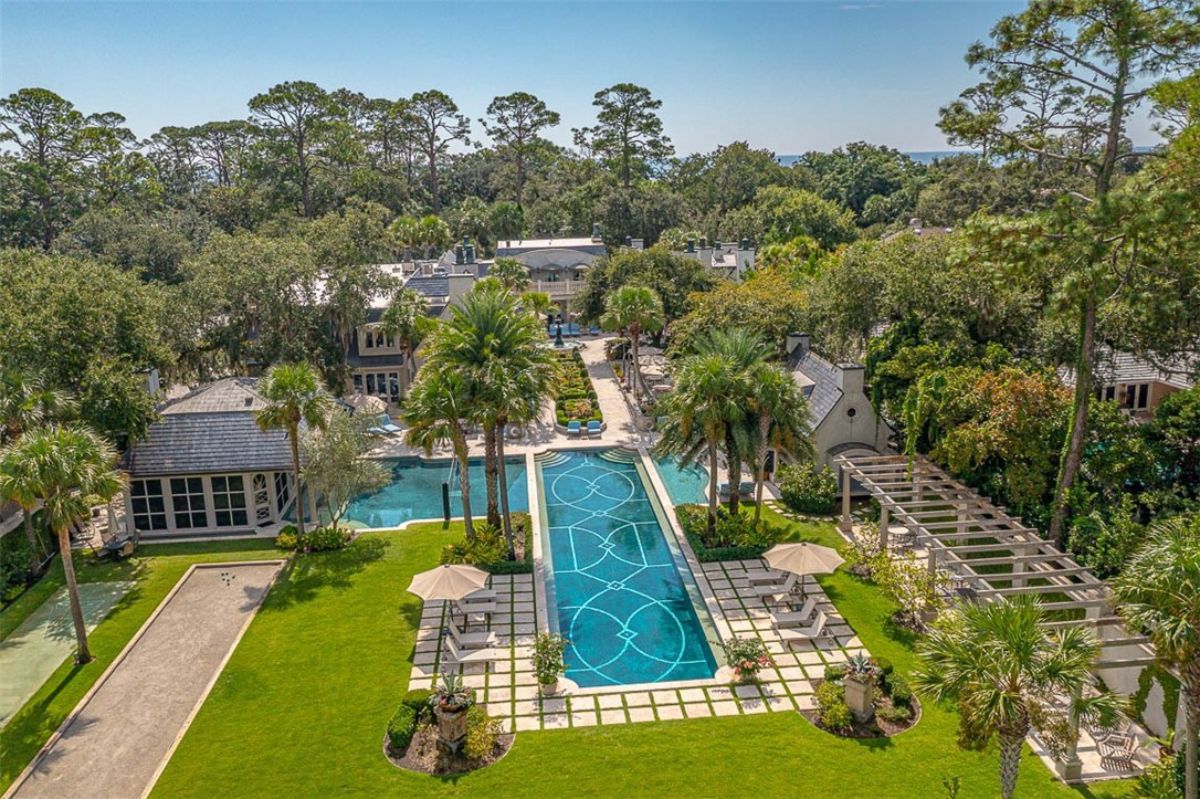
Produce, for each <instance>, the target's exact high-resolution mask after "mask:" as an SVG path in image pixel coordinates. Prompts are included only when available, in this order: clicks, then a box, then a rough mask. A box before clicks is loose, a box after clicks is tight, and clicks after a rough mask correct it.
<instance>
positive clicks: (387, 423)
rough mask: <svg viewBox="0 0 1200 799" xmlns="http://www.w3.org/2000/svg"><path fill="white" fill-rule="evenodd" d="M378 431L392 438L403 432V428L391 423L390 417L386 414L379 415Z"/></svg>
mask: <svg viewBox="0 0 1200 799" xmlns="http://www.w3.org/2000/svg"><path fill="white" fill-rule="evenodd" d="M379 429H380V430H382V431H383V432H385V433H387V434H388V435H392V436H394V435H396V434H397V433H403V432H404V428H403V427H401V426H400V425H398V424H395V423H394V422H392V417H390V416H388V415H387V414H386V413H381V414H379Z"/></svg>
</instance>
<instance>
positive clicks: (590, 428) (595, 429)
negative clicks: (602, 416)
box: [587, 420, 603, 438]
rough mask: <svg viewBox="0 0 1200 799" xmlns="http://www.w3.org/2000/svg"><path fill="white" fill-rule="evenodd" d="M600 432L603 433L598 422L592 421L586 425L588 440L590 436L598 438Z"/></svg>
mask: <svg viewBox="0 0 1200 799" xmlns="http://www.w3.org/2000/svg"><path fill="white" fill-rule="evenodd" d="M602 432H603V431H602V430H601V429H600V423H599V422H597V421H594V420H593V421H590V422H588V424H587V434H588V438H591V437H592V436H599V435H600V434H601V433H602Z"/></svg>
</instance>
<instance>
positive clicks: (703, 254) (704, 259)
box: [700, 236, 713, 269]
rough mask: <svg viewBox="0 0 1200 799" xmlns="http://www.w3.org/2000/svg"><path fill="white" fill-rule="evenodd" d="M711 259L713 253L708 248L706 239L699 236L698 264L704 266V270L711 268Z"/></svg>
mask: <svg viewBox="0 0 1200 799" xmlns="http://www.w3.org/2000/svg"><path fill="white" fill-rule="evenodd" d="M712 258H713V251H712V248H711V247H709V246H708V239H706V238H704V237H703V236H701V237H700V263H701V264H702V265H703V266H704V268H705V269H711V268H712Z"/></svg>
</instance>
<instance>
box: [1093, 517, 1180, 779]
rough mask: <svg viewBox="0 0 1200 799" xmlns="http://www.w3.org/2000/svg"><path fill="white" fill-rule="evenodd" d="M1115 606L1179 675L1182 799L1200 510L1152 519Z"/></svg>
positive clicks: (1121, 583)
mask: <svg viewBox="0 0 1200 799" xmlns="http://www.w3.org/2000/svg"><path fill="white" fill-rule="evenodd" d="M1113 588H1114V590H1115V592H1116V596H1117V602H1118V609H1119V611H1120V613H1121V615H1122V616H1124V617H1125V618H1126V619H1127V620H1128V621H1129V623H1130V625H1131V626H1133V627H1136V628H1138V629H1142V630H1146V631H1147V632H1148V633H1149V634H1150V638H1151V640H1152V641H1153V642H1154V651H1155V654H1156V656H1157V657H1158V659H1159V660H1160V661H1161V662H1162V664H1163V665H1164V666H1166V667H1167V668H1168V669H1172V670H1174V671H1175V672H1176V673H1177V674H1178V675H1179V678H1180V683H1181V684H1182V688H1183V699H1184V738H1185V739H1186V741H1185V745H1186V748H1187V753H1186V763H1185V764H1184V769H1185V773H1186V781H1185V785H1184V795H1185V797H1186V799H1196V795H1197V792H1196V788H1197V786H1196V783H1197V770H1198V765H1197V728H1198V727H1200V514H1194V513H1193V514H1188V515H1186V516H1178V517H1175V518H1173V519H1167V520H1165V521H1160V522H1157V523H1155V524H1154V525H1152V526H1151V527H1150V530H1149V532H1148V534H1147V536H1146V539H1145V541H1144V542H1143V543H1142V545H1141V547H1140V548H1139V549H1138V550H1137V552H1135V553H1134V555H1133V557H1132V558H1130V560H1129V561H1128V562H1127V563H1126V564H1125V568H1124V570H1123V571H1122V572H1121V574H1120V576H1119V577H1117V579H1116V581H1115V584H1114V586H1113Z"/></svg>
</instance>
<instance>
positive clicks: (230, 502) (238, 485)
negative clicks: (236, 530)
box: [212, 474, 249, 527]
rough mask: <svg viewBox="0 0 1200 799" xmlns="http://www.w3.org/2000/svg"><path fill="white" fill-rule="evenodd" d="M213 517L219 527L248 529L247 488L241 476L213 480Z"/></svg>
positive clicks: (220, 477)
mask: <svg viewBox="0 0 1200 799" xmlns="http://www.w3.org/2000/svg"><path fill="white" fill-rule="evenodd" d="M212 498H213V515H214V516H215V517H216V521H217V527H246V526H247V525H248V524H249V516H248V515H247V513H246V487H245V484H244V482H243V481H242V476H241V475H240V474H233V475H229V476H228V477H224V476H218V477H214V478H212Z"/></svg>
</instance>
